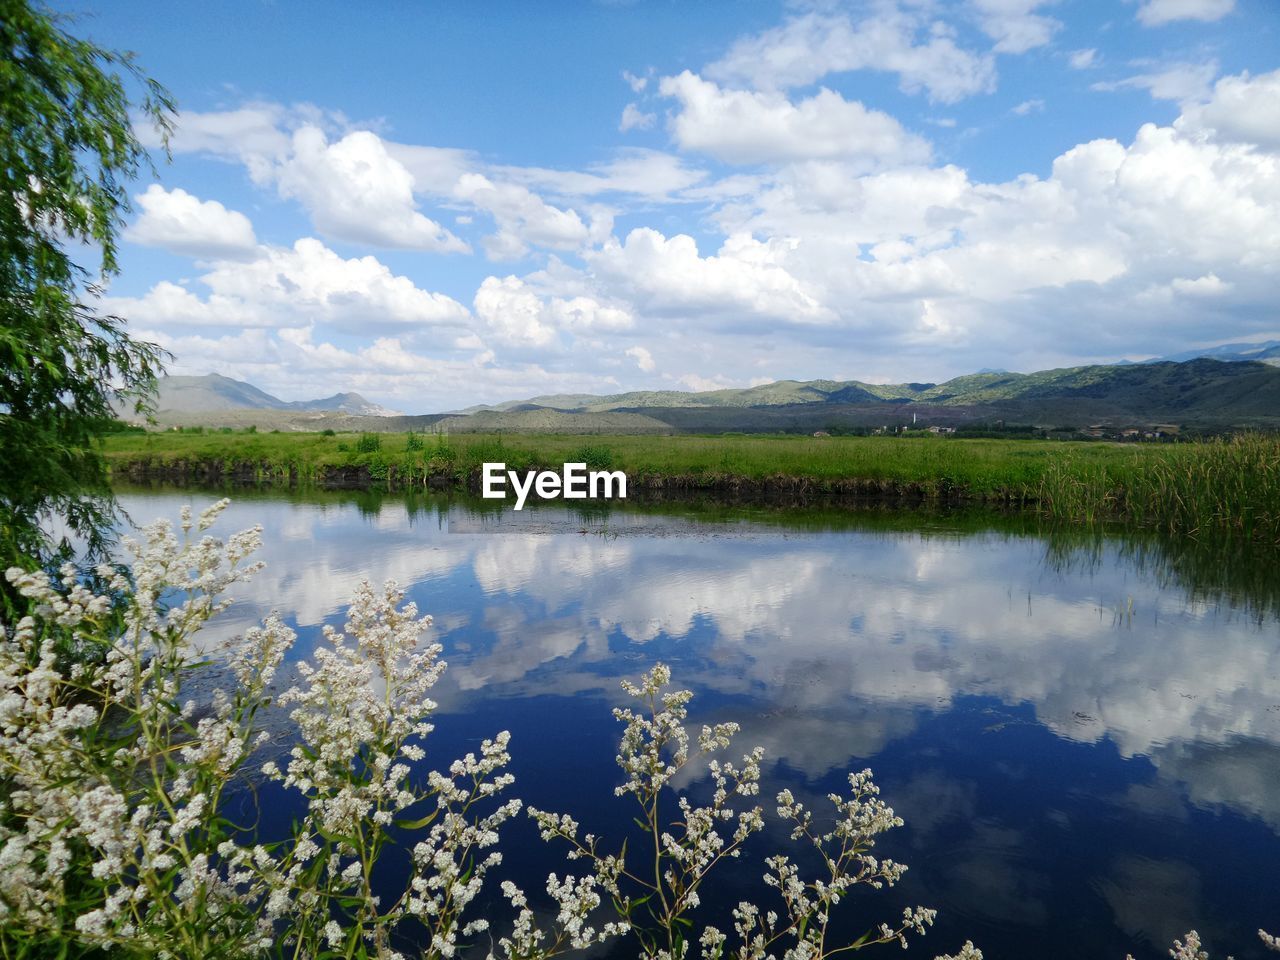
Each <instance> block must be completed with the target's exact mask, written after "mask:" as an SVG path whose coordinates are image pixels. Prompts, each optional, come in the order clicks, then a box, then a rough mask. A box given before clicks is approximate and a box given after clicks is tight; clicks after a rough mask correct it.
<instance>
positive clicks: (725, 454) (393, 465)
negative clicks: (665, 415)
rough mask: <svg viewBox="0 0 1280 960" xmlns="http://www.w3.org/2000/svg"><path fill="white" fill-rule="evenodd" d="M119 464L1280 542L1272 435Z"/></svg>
mask: <svg viewBox="0 0 1280 960" xmlns="http://www.w3.org/2000/svg"><path fill="white" fill-rule="evenodd" d="M106 454H107V458H108V460H109V462H110V463H111V464H112V468H113V471H114V475H116V476H117V477H122V478H131V479H169V480H188V481H190V480H199V481H206V482H208V481H213V482H222V481H226V480H236V481H258V482H289V483H320V484H324V483H347V484H355V485H360V484H366V485H387V486H390V487H393V488H396V487H399V488H404V487H412V486H417V485H426V484H437V485H438V484H446V485H456V486H464V487H465V486H473V487H474V486H476V485H477V483H478V478H479V474H480V467H481V464H483V463H485V462H492V461H496V462H504V463H506V464H507V465H508V467H509V468H510V469H517V470H526V469H534V468H538V469H558V468H559V467H560V465H561V464H563V463H565V462H567V461H582V462H585V463H587V464H588V466H589V467H591V468H592V469H611V470H622V471H625V472H626V473H627V475H628V478H629V482H630V485H631V488H632V489H633V490H727V491H737V492H784V493H804V494H806V495H809V494H811V495H823V494H846V495H858V496H883V497H897V498H908V499H914V500H926V501H934V500H936V501H976V502H984V503H1000V504H1009V505H1017V506H1024V507H1026V508H1028V509H1031V510H1034V511H1036V512H1038V513H1040V514H1041V515H1043V516H1047V517H1049V518H1052V519H1054V520H1060V521H1068V522H1072V523H1086V524H1092V523H1106V522H1117V521H1118V522H1125V523H1130V524H1135V525H1138V526H1141V527H1146V528H1152V529H1158V530H1160V531H1163V532H1166V533H1173V534H1177V535H1186V536H1192V537H1200V536H1208V535H1212V534H1215V533H1220V532H1228V531H1229V532H1230V533H1231V534H1232V535H1233V536H1243V537H1244V538H1246V539H1250V540H1263V541H1269V542H1280V437H1276V436H1272V435H1263V434H1245V435H1240V436H1237V437H1234V438H1232V439H1228V440H1212V441H1206V442H1184V443H1172V444H1133V443H1129V444H1117V443H1068V442H1061V441H1057V442H1039V441H1027V440H992V439H981V440H978V439H975V440H970V439H963V440H961V439H954V438H938V437H910V438H898V437H821V438H815V437H796V436H716V437H705V436H670V437H656V436H599V435H593V436H568V435H547V434H536V435H534V434H523V435H503V436H496V435H483V434H465V435H455V436H448V437H445V436H430V435H428V436H426V437H423V436H422V435H421V434H409V435H405V434H381V435H378V443H377V444H376V445H375V444H373V443H371V442H369V441H368V440H367V439H366V438H365V437H363V436H361V435H357V434H346V435H344V434H337V435H332V436H326V435H322V434H263V433H244V432H242V433H235V434H223V433H212V434H191V433H153V434H146V435H121V436H116V437H112V438H109V439H108V441H107V443H106Z"/></svg>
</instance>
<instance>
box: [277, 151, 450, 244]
mask: <svg viewBox="0 0 1280 960" xmlns="http://www.w3.org/2000/svg"><path fill="white" fill-rule="evenodd" d="M274 179H275V182H276V185H277V187H278V189H279V191H280V194H281V195H282V196H285V197H291V198H294V199H297V200H299V201H301V202H302V204H303V206H305V207H306V208H307V210H308V212H309V213H310V214H311V219H312V222H313V223H315V225H316V227H317V229H319V230H320V231H321V232H323V233H325V234H326V235H328V236H332V237H337V238H340V239H343V240H352V241H358V242H363V243H371V244H375V245H377V246H384V247H402V248H407V249H415V250H427V251H431V252H434V253H465V252H467V251H468V249H469V248H468V247H467V245H466V243H465V242H463V241H462V240H460V239H458V238H457V237H455V236H454V235H453V234H452V233H450V232H449V231H448V230H446V229H445V228H444V227H442V226H440V224H438V223H436V222H435V221H434V220H431V219H429V218H427V217H425V216H423V215H422V214H421V213H419V212H418V210H417V208H416V206H415V203H414V199H413V176H412V174H410V173H409V171H408V170H407V169H406V168H405V166H404V165H403V164H402V163H400V162H399V161H398V160H396V159H395V158H394V157H392V156H391V154H390V153H389V152H388V151H387V148H386V145H385V144H384V143H383V142H382V139H381V138H380V137H378V136H377V134H374V133H371V132H369V131H367V130H360V131H356V132H355V133H349V134H347V135H346V136H345V137H343V138H342V139H341V140H339V141H337V142H336V143H332V144H331V143H329V142H328V140H327V139H326V137H325V134H324V132H323V131H322V130H320V129H319V128H318V127H313V126H306V127H303V128H302V129H300V130H298V131H296V132H295V133H294V135H293V141H292V152H291V154H290V155H289V157H288V158H287V159H286V160H285V161H284V162H282V163H280V164H279V165H278V166H277V167H276V169H275V171H274Z"/></svg>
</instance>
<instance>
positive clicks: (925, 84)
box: [704, 3, 996, 103]
mask: <svg viewBox="0 0 1280 960" xmlns="http://www.w3.org/2000/svg"><path fill="white" fill-rule="evenodd" d="M851 70H881V71H887V72H890V73H896V74H897V75H898V78H899V82H900V84H901V86H902V89H903V90H906V91H907V92H909V93H915V92H918V91H921V90H924V91H927V92H928V94H929V97H930V98H931V99H933V100H936V101H940V102H942V103H955V102H956V101H958V100H962V99H964V98H965V97H970V96H973V95H974V94H978V93H989V92H990V91H992V90H994V89H995V82H996V79H995V65H994V62H993V60H992V58H991V57H990V56H989V55H978V54H974V53H970V52H968V51H966V50H963V49H961V48H960V47H959V46H957V45H956V42H955V40H954V38H953V37H952V36H951V34H950V32H949V31H948V30H947V29H946V28H945V27H943V26H942V25H941V24H940V23H939V22H937V21H930V20H928V19H927V18H926V17H925V16H924V15H923V14H922V13H920V12H917V11H915V10H912V9H910V8H906V9H904V8H903V7H899V6H897V5H895V4H891V3H883V4H880V5H879V6H878V7H877V8H876V10H875V12H874V13H873V14H872V15H870V16H868V17H866V18H864V19H862V20H860V21H857V22H855V21H854V20H853V19H852V18H850V17H849V16H847V15H830V14H825V13H808V14H805V15H803V16H800V17H794V18H792V19H789V20H788V21H787V22H786V23H784V24H783V25H782V26H780V27H775V28H773V29H771V30H766V31H764V32H763V33H761V34H759V35H757V36H754V37H744V38H743V39H741V40H739V41H737V42H736V43H735V44H734V45H733V46H732V47H731V48H730V49H729V52H728V53H727V54H725V56H724V57H722V58H721V59H720V60H718V61H716V62H715V63H713V64H711V65H710V66H708V67H707V68H706V70H705V71H704V72H705V73H706V75H707V76H709V77H711V78H712V79H715V80H719V81H722V82H728V83H744V82H745V83H747V84H750V85H751V86H754V87H757V88H760V89H776V88H787V87H802V86H807V85H808V84H810V83H813V82H815V81H817V80H820V79H822V78H823V77H825V76H826V75H827V74H830V73H844V72H847V71H851Z"/></svg>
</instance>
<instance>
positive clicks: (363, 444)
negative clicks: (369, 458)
mask: <svg viewBox="0 0 1280 960" xmlns="http://www.w3.org/2000/svg"><path fill="white" fill-rule="evenodd" d="M381 449H382V435H381V434H379V433H362V434H360V439H359V440H357V441H356V453H377V452H378V451H379V450H381Z"/></svg>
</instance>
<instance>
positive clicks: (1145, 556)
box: [1041, 525, 1280, 622]
mask: <svg viewBox="0 0 1280 960" xmlns="http://www.w3.org/2000/svg"><path fill="white" fill-rule="evenodd" d="M1041 532H1042V535H1043V536H1044V538H1045V542H1046V564H1047V565H1048V566H1049V568H1050V569H1052V570H1055V571H1058V572H1064V573H1065V572H1068V571H1072V570H1094V569H1098V568H1100V567H1101V566H1102V564H1103V562H1104V560H1105V558H1106V555H1107V552H1108V551H1109V550H1112V551H1115V556H1116V557H1117V558H1118V559H1119V560H1121V561H1122V562H1125V563H1129V564H1131V565H1132V566H1133V568H1134V569H1135V570H1137V571H1138V572H1139V573H1141V574H1143V575H1145V576H1150V577H1151V578H1152V579H1154V580H1155V582H1156V583H1157V584H1158V585H1159V586H1160V587H1162V588H1170V587H1176V588H1178V589H1180V590H1182V591H1184V592H1185V593H1186V595H1187V597H1188V598H1189V599H1191V600H1193V601H1195V602H1198V603H1206V604H1225V605H1226V606H1228V607H1230V608H1232V609H1239V610H1243V611H1245V612H1246V613H1248V614H1249V615H1250V616H1251V617H1253V618H1255V619H1256V620H1258V621H1259V622H1261V621H1263V620H1267V619H1276V618H1280V547H1277V546H1275V545H1272V544H1262V543H1257V542H1253V541H1249V540H1247V539H1245V538H1244V537H1242V536H1230V535H1224V536H1218V537H1200V538H1194V537H1173V536H1169V535H1166V534H1161V533H1158V532H1155V531H1150V530H1145V531H1144V530H1115V529H1112V530H1107V529H1106V528H1104V527H1102V526H1098V525H1095V526H1093V527H1085V526H1075V527H1067V526H1049V525H1046V526H1045V527H1044V528H1043V529H1042V531H1041Z"/></svg>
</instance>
